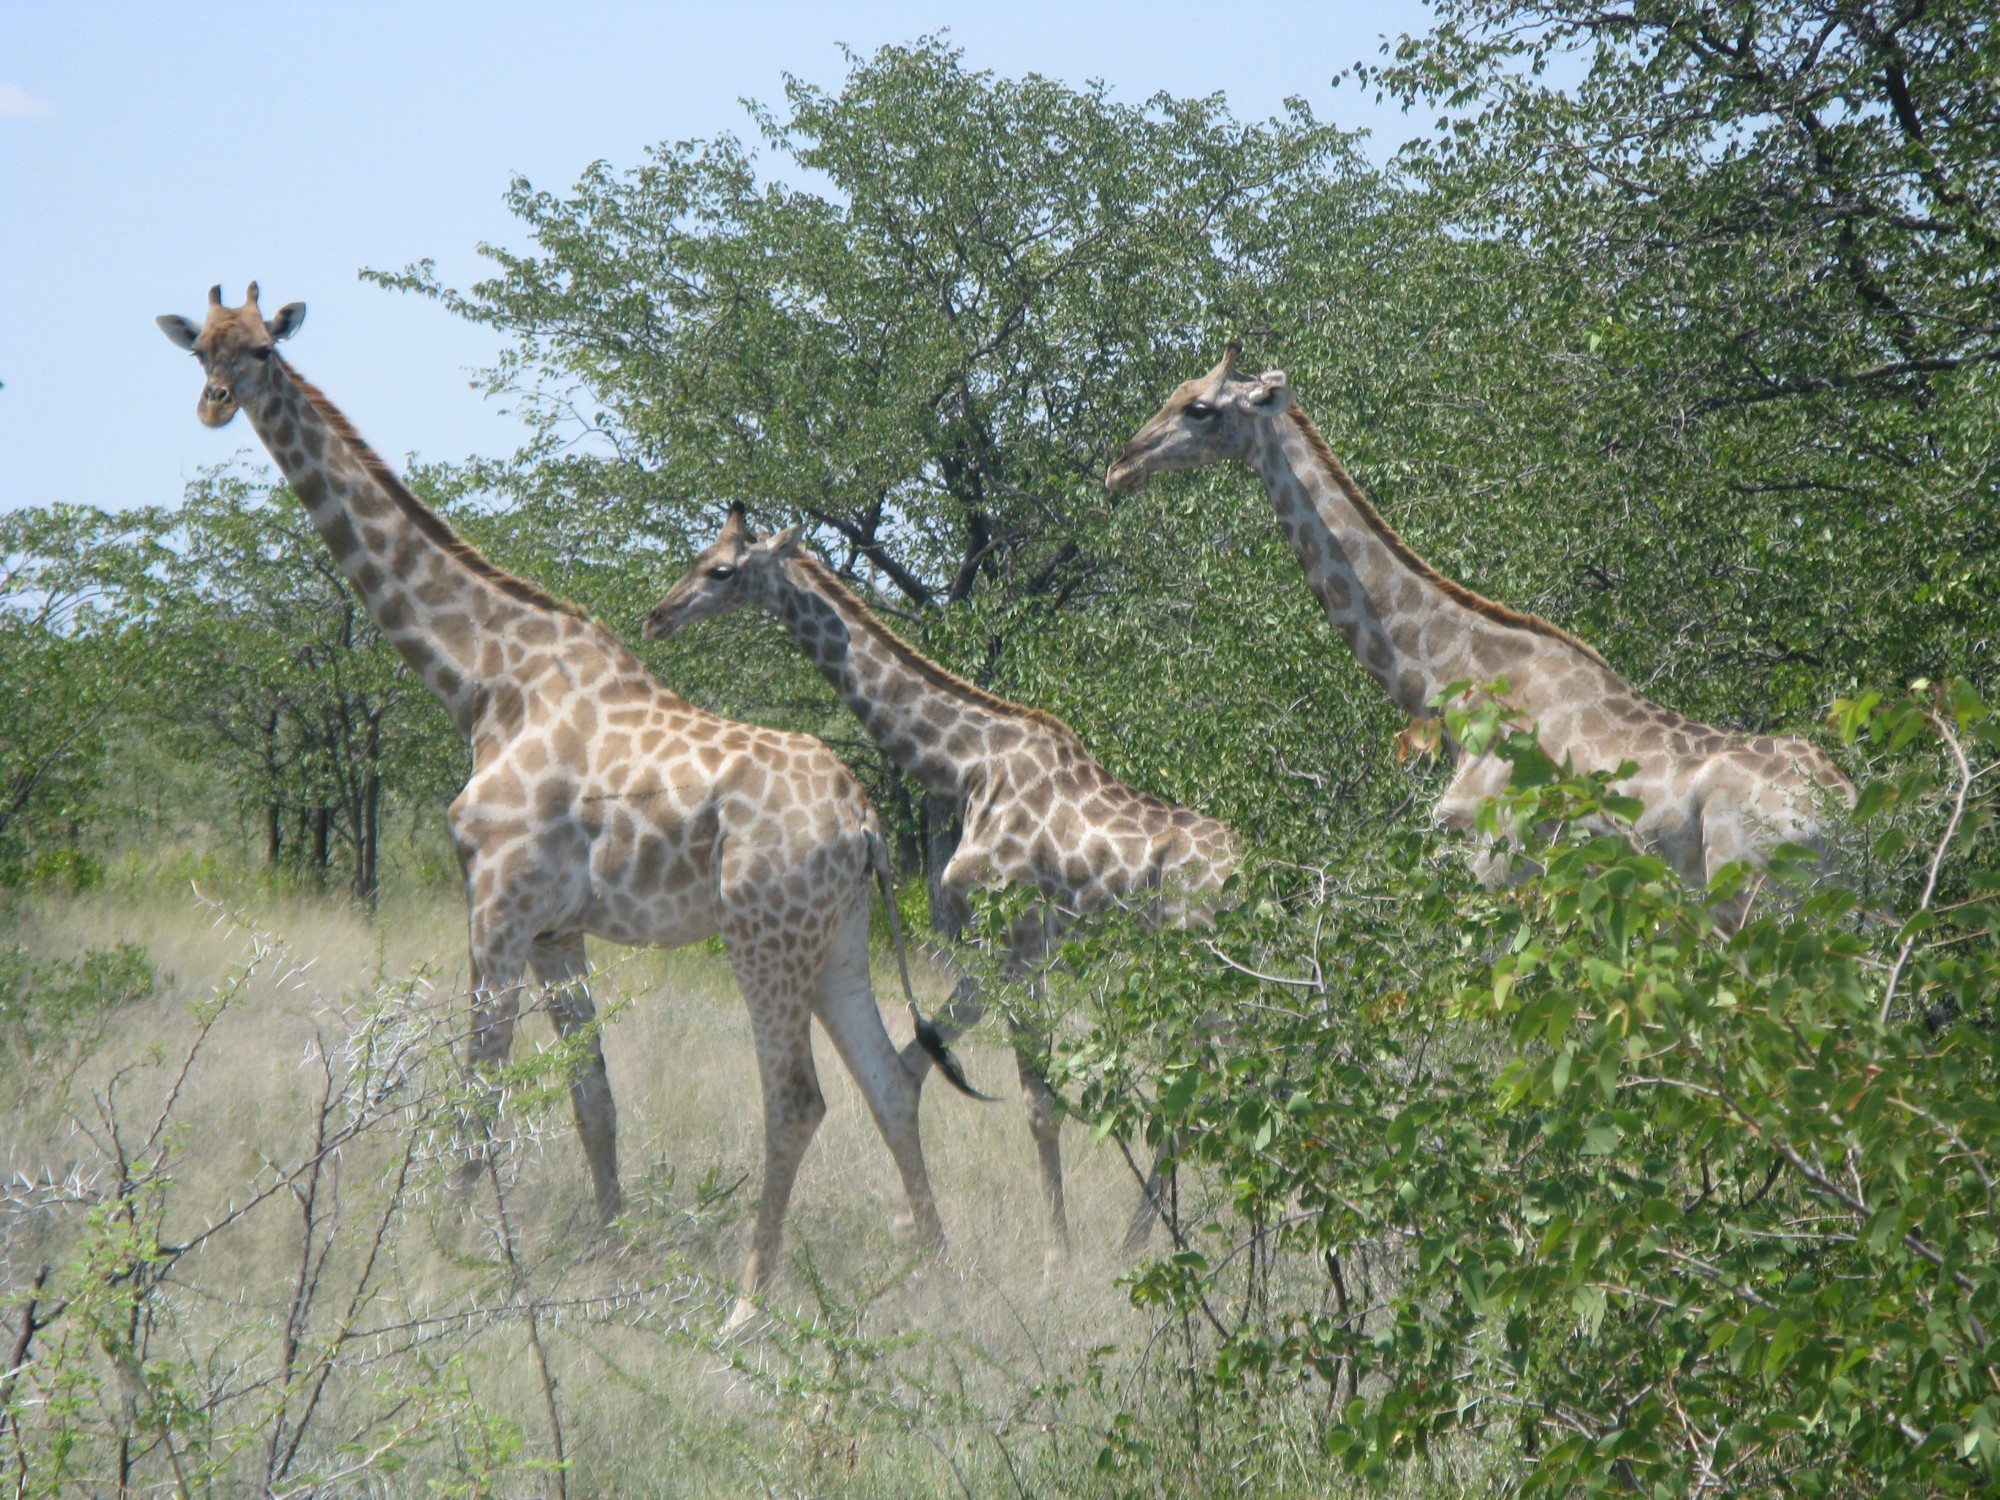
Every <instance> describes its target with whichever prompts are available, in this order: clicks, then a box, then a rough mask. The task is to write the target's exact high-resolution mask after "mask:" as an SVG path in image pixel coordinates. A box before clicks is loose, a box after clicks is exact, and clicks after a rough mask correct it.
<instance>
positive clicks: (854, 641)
mask: <svg viewBox="0 0 2000 1500" xmlns="http://www.w3.org/2000/svg"><path fill="white" fill-rule="evenodd" d="M803 531H804V528H803V527H798V526H794V527H792V528H791V529H790V530H787V531H783V532H780V533H778V534H777V535H776V536H768V537H759V536H757V535H756V534H755V533H754V532H753V531H752V530H751V529H750V526H749V524H748V522H747V521H746V520H745V519H744V514H743V507H742V506H741V505H740V504H738V505H732V506H731V507H730V510H729V517H728V520H727V521H726V522H725V523H724V525H723V528H722V532H721V534H720V535H719V536H718V537H717V538H716V539H715V541H714V542H712V543H711V544H710V545H709V547H708V548H707V550H706V551H704V552H703V553H702V554H701V556H700V557H698V558H697V559H696V560H695V562H694V564H693V566H692V567H690V568H689V570H688V572H687V574H686V575H685V576H684V577H683V578H682V579H681V580H680V581H679V582H678V583H676V584H674V586H673V587H672V588H671V589H669V590H668V591H667V594H666V597H665V598H664V599H662V600H661V601H660V603H659V605H658V607H657V608H655V609H654V610H653V612H652V613H651V614H650V615H649V616H647V618H646V622H645V627H644V634H645V636H646V638H647V639H648V640H659V639H663V638H665V637H666V636H669V635H671V634H672V633H673V632H674V631H676V630H678V629H680V628H682V627H683V626H686V625H691V624H693V623H694V622H696V621H698V620H706V619H710V618H712V617H714V616H716V615H719V614H724V613H727V612H728V611H730V610H735V609H743V608H747V607H751V606H759V607H762V608H764V609H768V610H769V611H771V612H772V613H773V614H775V615H776V616H777V617H778V618H779V619H780V620H781V621H783V623H784V625H785V628H786V629H787V630H788V631H790V632H791V635H792V638H793V640H794V641H796V642H797V644H798V646H799V648H800V649H801V650H802V651H804V652H805V654H806V656H807V658H808V659H810V660H811V661H812V663H813V665H815V666H816V667H818V668H819V670H820V672H821V674H822V675H823V676H825V678H826V679H827V681H828V682H830V683H831V684H832V685H833V687H834V690H835V691H836V692H837V693H839V695H840V698H841V701H842V702H843V703H845V704H846V705H847V707H848V709H849V710H850V711H851V712H852V713H853V714H854V716H855V717H856V718H857V719H859V720H860V721H861V723H862V726H863V727H864V728H866V729H867V731H868V733H869V735H870V737H871V738H873V739H874V741H875V743H876V744H877V745H878V746H880V747H881V750H882V753H883V755H885V756H886V757H888V759H889V760H890V761H891V762H892V763H894V764H895V765H897V766H898V767H900V768H901V769H903V770H905V771H907V772H909V773H910V774H911V775H912V776H914V777H915V778H916V779H917V780H918V781H919V782H920V783H921V784H922V785H923V787H924V790H925V791H926V792H929V793H931V794H932V795H934V796H937V797H940V798H943V799H946V800H949V801H950V802H951V803H952V804H953V805H954V806H955V807H956V808H957V809H958V811H959V815H960V820H961V822H962V825H963V829H964V831H963V834H962V835H961V837H960V839H959V844H958V850H957V852H956V853H955V854H954V855H953V856H952V858H951V861H950V863H949V864H947V865H946V866H945V869H944V873H943V878H942V880H941V882H940V885H941V888H942V890H943V892H944V895H945V898H946V899H947V900H948V901H950V902H951V903H952V904H953V906H954V907H955V908H956V909H958V911H959V912H960V913H961V915H963V914H965V913H967V912H968V911H969V909H970V908H969V904H968V898H969V896H970V893H971V892H972V891H974V890H975V889H989V890H991V889H998V888H1000V887H1003V886H1008V885H1024V886H1029V887H1032V888H1033V889H1035V890H1037V891H1039V892H1040V893H1041V895H1042V897H1043V898H1044V899H1043V903H1042V907H1041V910H1040V911H1038V912H1033V913H1030V914H1029V915H1028V917H1027V918H1026V919H1024V920H1023V921H1022V922H1020V923H1018V924H1016V927H1015V930H1014V931H1013V932H1012V933H1011V934H1010V942H1009V951H1008V954H1007V965H1008V969H1009V971H1010V973H1011V974H1012V975H1014V976H1016V977H1019V976H1024V975H1028V974H1030V973H1032V972H1033V970H1034V969H1035V967H1036V966H1037V965H1038V964H1039V962H1040V961H1041V959H1042V958H1043V957H1044V955H1045V954H1046V952H1047V950H1048V947H1049V946H1050V943H1051V941H1052V939H1053V937H1054V935H1055V933H1056V931H1059V930H1060V928H1061V926H1062V925H1064V924H1066V923H1068V922H1069V921H1072V920H1074V919H1075V918H1077V917H1080V916H1084V915H1087V914H1089V913H1090V912H1093V911H1097V910H1100V909H1102V908H1104V907H1106V906H1108V905H1111V904H1113V903H1128V904H1129V903H1132V902H1138V901H1144V902H1148V903H1150V904H1151V906H1152V909H1153V915H1154V916H1155V918H1156V919H1157V920H1161V921H1166V922H1172V923H1176V924H1185V923H1188V922H1191V921H1201V920H1205V918H1206V914H1207V910H1208V906H1207V904H1206V903H1207V902H1208V901H1210V900H1212V898H1213V896H1214V894H1215V892H1216V890H1217V889H1218V888H1219V887H1220V886H1221V885H1222V883H1223V881H1224V880H1226V879H1227V878H1228V877H1229V873H1230V871H1231V870H1233V869H1234V868H1235V866H1236V860H1237V851H1236V840H1235V835H1234V834H1233V833H1232V832H1231V831H1230V830H1229V828H1228V827H1227V826H1225V825H1224V824H1222V823H1219V822H1217V821H1216V820H1215V819H1213V818H1208V817H1203V816H1202V815H1201V814H1200V813H1197V812H1194V811H1192V810H1190V809H1188V808H1185V807H1177V806H1175V805H1174V804H1173V803H1171V802H1166V801H1163V800H1162V799H1160V798H1158V797H1154V796H1150V795H1148V794H1147V793H1145V792H1140V791H1135V790H1134V789H1133V788H1131V787H1129V786H1127V785H1125V783H1124V782H1122V781H1120V780H1118V779H1117V778H1116V777H1115V776H1113V775H1112V774H1111V773H1110V772H1109V771H1107V770H1105V769H1104V767H1103V766H1102V765H1100V764H1099V763H1098V761H1097V758H1096V757H1095V756H1093V755H1092V754H1091V753H1090V751H1089V750H1087V749H1086V748H1085V747H1084V745H1083V742H1082V741H1081V740H1079V739H1078V738H1077V737H1076V734H1075V733H1074V732H1073V731H1072V730H1071V729H1070V727H1069V726H1068V725H1067V724H1065V723H1063V721H1062V720H1060V719H1058V718H1056V717H1054V716H1053V715H1051V714H1046V713H1043V712H1041V711H1040V710H1038V709H1032V708H1023V707H1022V706H1021V705H1020V704H1018V703H1009V702H1008V701H1007V700H1006V699H1004V698H999V697H996V696H995V695H993V694H992V693H989V692H987V691H986V690H985V689H983V688H979V687H976V686H974V685H973V684H972V683H970V682H967V681H966V680H965V679H964V678H962V677H959V676H956V675H954V674H953V673H951V672H949V671H947V670H946V669H945V668H944V667H941V666H939V665H938V664H937V663H936V662H934V661H932V660H931V659H930V658H929V657H927V656H925V655H923V653H921V652H920V651H918V650H917V649H916V648H915V647H914V646H912V645H910V643H909V642H908V641H905V640H904V639H903V638H902V637H901V636H899V635H897V634H896V633H895V632H894V631H892V630H890V629H889V628H888V626H886V625H884V624H883V623H882V621H881V620H880V619H878V618H877V617H876V616H875V614H874V613H873V612H872V611H871V610H869V609H868V607H867V606H866V605H865V604H863V603H862V602H861V600H860V599H858V598H856V597H855V595H854V594H853V593H852V592H851V591H850V590H849V589H848V588H847V587H846V586H845V585H843V584H842V583H841V581H840V579H839V578H838V577H837V576H836V575H835V574H834V572H833V570H832V569H831V568H829V567H827V566H826V564H825V563H823V562H821V561H820V560H819V559H818V558H816V557H814V556H812V555H811V554H810V553H807V552H805V551H803V550H801V548H800V546H799V542H800V538H801V536H802V534H803ZM984 1009H985V1008H984V1006H982V1005H979V1004H978V1003H977V1002H972V1001H961V1002H960V1003H958V1004H957V1005H954V1006H953V1007H951V1009H950V1011H949V1012H948V1014H949V1015H950V1018H951V1021H952V1023H953V1024H954V1026H956V1027H959V1028H963V1027H965V1026H969V1025H971V1024H973V1022H975V1021H977V1020H978V1019H979V1017H980V1016H981V1015H982V1014H983V1013H984ZM1015 1055H1016V1059H1017V1062H1018V1065H1019V1072H1020V1079H1021V1091H1022V1094H1023V1096H1024V1098H1025V1099H1026V1101H1027V1106H1028V1125H1029V1129H1030V1131H1031V1132H1032V1134H1033V1136H1034V1139H1035V1149H1036V1154H1037V1156H1038V1157H1039V1160H1040V1165H1041V1175H1042V1191H1043V1197H1044V1201H1045V1202H1046V1204H1047V1207H1048V1213H1049V1226H1048V1227H1049V1236H1050V1254H1051V1257H1052V1258H1053V1257H1056V1256H1060V1255H1061V1254H1063V1253H1064V1252H1065V1251H1066V1250H1067V1248H1068V1244H1069V1222H1068V1214H1067V1211H1066V1209H1065V1207H1064V1201H1063V1173H1062V1151H1061V1146H1060V1143H1059V1140H1058V1131H1059V1128H1060V1125H1061V1121H1060V1120H1059V1118H1058V1117H1057V1112H1056V1108H1055V1097H1054V1095H1053V1093H1052V1092H1051V1091H1050V1089H1049V1085H1048V1081H1047V1080H1046V1079H1045V1078H1044V1077H1043V1076H1042V1073H1041V1071H1040V1069H1039V1068H1038V1067H1037V1066H1036V1065H1035V1063H1034V1061H1033V1059H1032V1057H1031V1055H1030V1052H1029V1051H1028V1049H1027V1047H1026V1046H1025V1045H1017V1047H1016V1053H1015ZM905 1056H906V1058H909V1059H910V1060H912V1061H914V1062H916V1064H917V1065H918V1066H919V1067H921V1065H922V1064H921V1059H919V1058H914V1057H912V1055H911V1053H910V1052H909V1050H908V1049H906V1051H905ZM1155 1194H1156V1189H1155V1186H1154V1184H1153V1183H1151V1182H1149V1183H1148V1186H1147V1190H1146V1192H1145V1193H1144V1194H1143V1195H1142V1197H1141V1200H1140V1205H1139V1209H1138V1211H1137V1213H1136V1214H1135V1216H1134V1219H1133V1223H1132V1227H1131V1229H1130V1230H1128V1233H1127V1244H1128V1246H1134V1245H1135V1241H1136V1245H1140V1246H1142V1245H1143V1244H1144V1241H1145V1236H1146V1234H1147V1232H1149V1231H1150V1229H1151V1226H1152V1219H1153V1211H1154V1209H1155V1208H1156V1205H1157V1198H1156V1195H1155Z"/></svg>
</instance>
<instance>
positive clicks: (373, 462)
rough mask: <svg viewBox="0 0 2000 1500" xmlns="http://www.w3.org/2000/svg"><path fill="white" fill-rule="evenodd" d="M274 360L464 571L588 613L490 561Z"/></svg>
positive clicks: (522, 597)
mask: <svg viewBox="0 0 2000 1500" xmlns="http://www.w3.org/2000/svg"><path fill="white" fill-rule="evenodd" d="M278 364H279V366H280V367H281V368H282V369H283V370H284V372H285V375H286V377H287V378H288V379H290V381H291V382H292V384H294V385H296V386H297V387H298V388H299V392H300V394H301V395H303V396H304V397H305V398H306V400H307V401H309V402H311V403H312V408H313V410H314V411H316V412H318V413H319V416H320V420H321V421H323V422H325V423H326V425H327V426H328V427H329V428H331V429H332V430H333V434H334V436H335V437H337V438H339V439H340V440H341V441H342V442H343V443H345V444H347V446H348V449H349V450H350V451H351V452H352V453H353V454H354V457H355V459H356V460H357V461H358V462H359V463H360V465H361V467H362V468H363V469H365V470H367V471H368V477H369V478H370V479H373V480H374V481H375V482H376V483H377V484H378V485H380V486H381V487H382V491H383V493H384V494H386V495H387V496H388V497H389V498H390V500H392V501H393V502H394V503H395V505H396V508H397V509H398V510H400V511H402V513H403V514H404V516H406V517H407V518H408V519H409V521H410V523H411V524H412V525H414V526H415V527H416V528H417V530H419V531H421V532H422V533H423V534H424V535H425V536H426V537H428V538H429V539H430V540H431V541H433V542H435V543H437V545H438V546H439V547H441V548H443V549H444V552H445V554H446V555H447V556H448V557H450V558H451V559H452V560H453V561H455V562H458V563H460V564H462V565H463V566H464V567H465V568H466V569H467V571H469V572H472V573H474V574H477V575H478V576H479V577H480V578H483V579H485V580H486V581H487V582H488V583H490V584H492V585H493V586H494V587H495V588H497V589H499V590H500V592H501V593H503V594H506V595H508V596H509V597H511V598H514V599H518V600H519V601H521V602H522V603H523V604H534V605H539V606H540V607H542V608H543V609H549V610H553V611H555V612H556V613H557V614H565V615H575V616H576V617H577V618H578V619H588V618H589V617H590V616H589V611H588V610H586V609H584V608H583V606H581V605H579V604H572V603H570V602H569V601H568V600H567V599H559V598H557V597H556V596H555V595H554V594H551V593H550V592H549V591H548V590H547V589H544V588H542V587H541V586H540V585H539V584H533V583H530V582H528V580H527V579H525V578H521V577H517V576H516V575H515V574H512V573H509V572H508V571H507V570H506V569H505V568H502V567H500V566H498V565H497V564H495V563H493V562H491V561H490V560H489V559H488V558H487V557H486V555H485V554H484V553H483V552H481V551H480V550H479V549H478V548H477V547H475V546H473V545H472V543H470V542H468V541H467V540H466V539H465V538H464V537H462V536H460V535H459V534H458V533H457V532H456V531H454V530H452V529H451V526H450V524H449V523H447V522H446V521H445V519H444V517H442V516H440V515H439V514H438V513H437V512H436V511H434V510H432V509H431V508H430V507H429V506H427V505H425V504H424V503H423V501H421V500H419V499H418V498H417V497H416V496H415V495H413V494H411V493H410V491H409V488H408V486H406V485H405V484H404V483H403V481H402V480H401V479H399V478H398V477H397V476H396V472H395V470H393V469H391V468H390V467H389V465H388V464H387V463H385V462H384V461H383V459H382V455H381V454H379V453H377V452H376V451H375V450H374V449H373V448H371V447H369V446H368V443H367V441H366V440H365V439H364V438H363V437H362V436H361V434H360V433H358V432H356V431H355V430H354V424H353V423H352V422H350V421H348V420H347V414H346V413H345V412H343V411H342V410H341V409H340V408H339V407H337V406H335V405H334V404H333V402H332V401H331V400H329V399H328V398H327V395H326V393H325V392H324V391H322V390H321V389H320V388H319V387H318V386H316V385H314V384H313V383H312V382H311V381H310V380H307V379H306V378H305V377H304V376H303V375H301V374H299V372H298V371H297V370H295V369H293V368H292V366H291V365H289V364H287V363H286V362H285V361H284V360H283V359H282V358H281V359H279V360H278Z"/></svg>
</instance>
